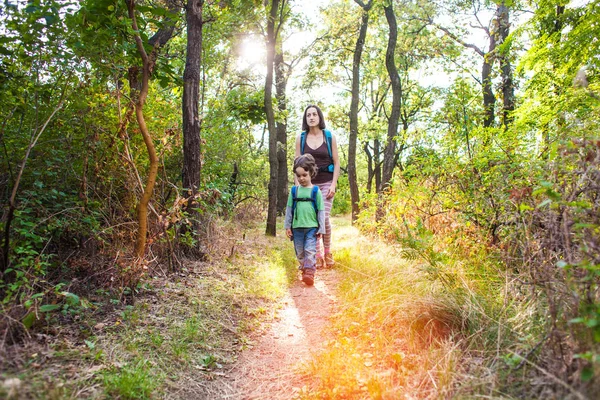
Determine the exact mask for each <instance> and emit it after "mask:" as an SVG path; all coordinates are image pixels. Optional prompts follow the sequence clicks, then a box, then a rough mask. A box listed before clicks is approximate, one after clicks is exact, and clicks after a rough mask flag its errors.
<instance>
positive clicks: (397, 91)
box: [381, 2, 402, 190]
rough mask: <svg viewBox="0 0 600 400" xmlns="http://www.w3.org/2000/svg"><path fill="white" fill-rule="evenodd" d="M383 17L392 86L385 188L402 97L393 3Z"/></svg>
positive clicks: (392, 162)
mask: <svg viewBox="0 0 600 400" xmlns="http://www.w3.org/2000/svg"><path fill="white" fill-rule="evenodd" d="M383 9H384V11H385V18H386V20H387V22H388V26H389V36H388V45H387V50H386V53H385V66H386V69H387V71H388V75H389V77H390V82H391V87H392V110H391V113H390V117H389V120H388V130H387V141H386V145H385V149H384V151H383V174H382V177H381V188H382V190H385V189H386V188H387V187H388V186H389V185H390V181H391V180H392V174H393V172H394V166H395V165H396V158H397V155H396V137H397V136H398V120H399V118H400V98H401V97H402V87H401V86H400V76H399V75H398V68H397V67H396V62H395V59H394V54H395V53H396V43H397V40H398V25H397V23H396V15H395V14H394V4H393V2H391V3H390V4H389V5H388V6H385V7H384V8H383Z"/></svg>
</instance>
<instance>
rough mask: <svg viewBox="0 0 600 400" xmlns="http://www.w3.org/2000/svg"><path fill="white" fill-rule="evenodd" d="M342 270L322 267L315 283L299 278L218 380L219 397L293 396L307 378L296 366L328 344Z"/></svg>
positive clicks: (272, 399)
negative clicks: (248, 346)
mask: <svg viewBox="0 0 600 400" xmlns="http://www.w3.org/2000/svg"><path fill="white" fill-rule="evenodd" d="M338 280H339V278H338V272H337V271H336V270H335V269H333V270H319V271H318V273H317V279H316V280H315V285H314V286H313V287H308V286H306V285H305V284H304V283H302V282H301V281H300V280H298V281H297V282H295V283H294V284H293V285H292V286H291V287H290V288H289V290H288V293H287V294H286V295H285V296H284V297H283V299H282V300H281V302H280V305H281V308H280V309H279V310H278V312H277V314H276V316H275V318H274V321H273V323H272V324H270V326H269V325H266V326H265V328H264V330H263V332H262V333H261V335H262V336H258V337H257V339H256V340H257V341H256V343H255V346H254V347H253V348H252V349H251V350H249V351H246V352H244V353H242V354H241V356H240V358H239V360H238V362H236V363H235V365H233V367H232V369H231V370H229V371H225V373H224V376H223V377H222V378H221V379H218V380H217V381H215V382H213V383H214V385H211V386H212V389H213V390H215V392H216V393H214V394H215V395H216V396H218V397H217V398H219V399H235V400H242V399H243V400H250V399H252V400H258V399H269V400H276V399H286V400H287V399H291V398H293V397H294V393H296V392H298V391H299V390H300V389H301V388H302V386H303V383H302V382H300V381H299V380H298V378H296V377H295V370H296V367H297V366H298V365H299V364H300V363H301V362H303V361H307V360H309V359H310V356H311V354H312V353H314V352H315V351H316V350H318V349H319V348H321V346H322V345H323V343H325V341H326V338H325V337H324V328H325V327H326V326H327V324H328V321H329V316H330V315H332V314H333V313H334V312H335V309H336V303H337V301H336V296H335V292H336V288H337V284H338Z"/></svg>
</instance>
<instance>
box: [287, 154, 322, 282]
mask: <svg viewBox="0 0 600 400" xmlns="http://www.w3.org/2000/svg"><path fill="white" fill-rule="evenodd" d="M317 171H318V169H317V165H316V163H315V159H314V157H313V156H312V155H310V154H304V155H301V156H300V157H297V158H296V159H295V160H294V173H295V174H296V178H297V180H298V183H299V184H300V185H299V186H294V187H292V190H291V191H290V196H289V198H288V202H287V207H286V211H285V222H284V227H285V232H286V234H287V236H288V237H289V238H290V239H292V240H293V241H294V250H295V251H296V257H297V258H298V262H299V263H300V270H301V271H302V282H304V283H306V284H307V285H309V286H310V285H312V284H313V283H314V281H315V271H316V269H317V259H316V255H317V238H320V237H321V235H323V234H324V233H325V206H324V203H323V195H322V194H321V191H320V190H319V188H318V187H317V186H314V185H313V184H312V178H314V177H315V176H316V175H317Z"/></svg>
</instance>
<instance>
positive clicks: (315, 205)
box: [310, 185, 319, 231]
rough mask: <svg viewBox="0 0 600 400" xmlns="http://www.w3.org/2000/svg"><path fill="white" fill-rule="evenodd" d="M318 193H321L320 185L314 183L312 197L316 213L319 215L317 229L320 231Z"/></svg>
mask: <svg viewBox="0 0 600 400" xmlns="http://www.w3.org/2000/svg"><path fill="white" fill-rule="evenodd" d="M317 193H319V187H318V186H317V185H314V186H313V189H312V192H311V193H310V198H311V200H312V203H313V208H314V209H315V214H316V215H317V231H318V230H319V208H318V207H317Z"/></svg>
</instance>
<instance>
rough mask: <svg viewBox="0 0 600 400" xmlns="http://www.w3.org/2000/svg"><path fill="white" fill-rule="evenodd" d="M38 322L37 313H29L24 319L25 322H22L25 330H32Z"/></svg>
mask: <svg viewBox="0 0 600 400" xmlns="http://www.w3.org/2000/svg"><path fill="white" fill-rule="evenodd" d="M36 320H37V318H36V316H35V313H34V312H30V313H27V315H25V317H23V320H22V321H21V322H23V325H24V326H25V328H27V329H30V328H31V327H32V326H33V323H34V322H35V321H36Z"/></svg>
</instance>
